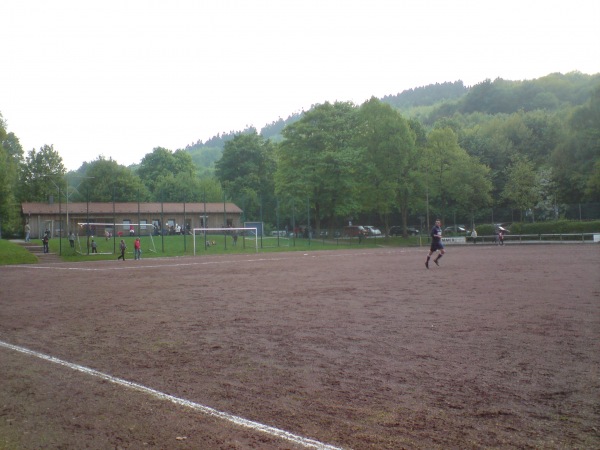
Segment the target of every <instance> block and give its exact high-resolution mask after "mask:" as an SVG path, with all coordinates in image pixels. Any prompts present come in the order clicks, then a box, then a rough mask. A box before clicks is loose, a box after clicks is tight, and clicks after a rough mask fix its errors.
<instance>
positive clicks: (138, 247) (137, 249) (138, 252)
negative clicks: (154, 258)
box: [117, 237, 142, 261]
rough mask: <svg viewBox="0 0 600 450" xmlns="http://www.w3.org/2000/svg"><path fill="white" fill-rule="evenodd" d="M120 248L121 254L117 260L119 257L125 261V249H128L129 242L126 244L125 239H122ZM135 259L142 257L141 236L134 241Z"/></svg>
mask: <svg viewBox="0 0 600 450" xmlns="http://www.w3.org/2000/svg"><path fill="white" fill-rule="evenodd" d="M119 250H120V251H121V254H120V255H119V257H118V258H117V261H118V260H119V259H122V260H123V261H125V250H127V244H125V240H124V239H121V242H120V243H119ZM133 259H135V260H138V259H142V243H141V241H140V238H139V237H137V238H135V241H134V242H133Z"/></svg>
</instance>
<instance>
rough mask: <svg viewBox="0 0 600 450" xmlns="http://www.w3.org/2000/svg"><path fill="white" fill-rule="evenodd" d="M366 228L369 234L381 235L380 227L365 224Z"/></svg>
mask: <svg viewBox="0 0 600 450" xmlns="http://www.w3.org/2000/svg"><path fill="white" fill-rule="evenodd" d="M364 228H365V230H366V231H367V234H368V235H369V236H373V237H381V230H380V229H379V228H375V227H374V226H372V225H365V226H364Z"/></svg>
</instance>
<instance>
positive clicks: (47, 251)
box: [42, 232, 50, 253]
mask: <svg viewBox="0 0 600 450" xmlns="http://www.w3.org/2000/svg"><path fill="white" fill-rule="evenodd" d="M49 234H50V233H48V232H46V233H44V237H43V238H42V244H43V246H44V253H49V252H50V248H49V246H48V241H49V239H50V237H49Z"/></svg>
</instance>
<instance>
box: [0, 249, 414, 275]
mask: <svg viewBox="0 0 600 450" xmlns="http://www.w3.org/2000/svg"><path fill="white" fill-rule="evenodd" d="M411 250H412V249H411ZM419 250H420V249H419ZM332 252H333V251H326V250H325V251H323V250H316V251H314V252H310V253H308V254H303V255H309V254H310V256H312V257H313V258H315V257H319V258H349V257H354V256H364V255H367V254H371V253H372V252H369V251H362V252H352V253H350V252H349V251H345V250H339V251H335V253H332ZM397 253H407V250H406V249H404V248H402V249H400V250H396V249H394V250H388V251H377V252H375V254H378V255H381V254H392V255H393V254H397ZM227 256H232V255H227ZM299 256H301V255H299V253H294V256H288V257H276V258H267V257H262V258H250V259H242V260H234V261H233V262H235V263H236V264H238V263H242V262H246V263H251V262H262V261H275V262H277V261H287V260H293V259H295V258H297V257H299ZM188 258H192V257H188ZM155 260H159V261H166V260H170V261H174V260H175V261H176V260H177V258H176V257H174V258H152V259H150V258H148V261H155ZM85 262H92V263H93V264H102V263H110V262H114V263H115V264H114V265H111V266H110V267H64V266H62V265H59V264H50V265H46V266H43V265H40V264H15V265H6V266H0V267H1V268H2V269H32V270H77V271H83V272H96V271H110V270H118V271H122V270H128V269H133V270H144V269H157V268H169V267H185V266H203V265H213V264H215V265H216V264H231V262H232V260H230V259H227V260H223V261H194V262H175V263H165V264H150V265H145V264H140V265H135V266H130V265H125V266H123V263H121V262H117V261H111V260H102V261H81V262H75V263H74V264H75V265H80V264H83V263H85ZM63 264H64V263H63Z"/></svg>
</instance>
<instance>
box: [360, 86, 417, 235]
mask: <svg viewBox="0 0 600 450" xmlns="http://www.w3.org/2000/svg"><path fill="white" fill-rule="evenodd" d="M359 120H360V125H359V128H358V132H357V138H356V145H357V147H358V148H360V149H361V154H362V161H361V171H362V174H361V185H362V186H361V189H360V190H359V192H360V197H361V200H362V209H363V210H364V211H368V212H370V211H372V212H375V213H377V214H378V215H379V217H380V219H381V220H382V222H383V224H384V226H385V230H386V232H387V231H389V226H390V224H389V217H390V214H391V213H392V212H393V211H394V210H396V209H397V208H398V207H399V209H400V211H401V213H402V219H403V224H404V226H405V228H406V222H407V217H408V205H409V203H408V201H409V198H410V197H411V193H412V181H413V180H412V177H411V171H412V169H413V167H414V162H415V160H416V145H415V135H414V133H413V132H412V130H411V128H410V127H409V125H408V122H407V121H406V120H405V119H403V118H402V116H401V115H400V114H399V113H398V112H397V111H395V110H393V109H392V108H391V107H390V106H389V105H387V104H384V103H382V102H380V101H379V100H377V99H376V98H374V97H372V98H371V99H370V100H369V101H367V102H365V103H364V104H363V105H361V107H360V109H359Z"/></svg>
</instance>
